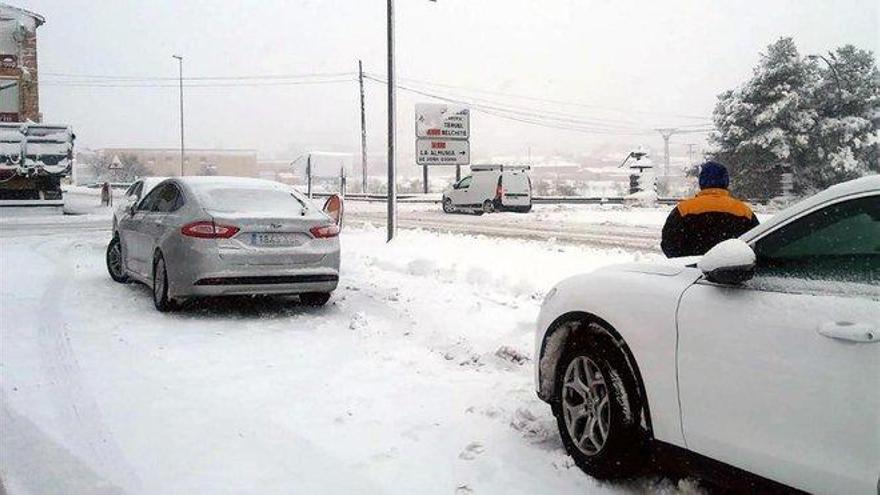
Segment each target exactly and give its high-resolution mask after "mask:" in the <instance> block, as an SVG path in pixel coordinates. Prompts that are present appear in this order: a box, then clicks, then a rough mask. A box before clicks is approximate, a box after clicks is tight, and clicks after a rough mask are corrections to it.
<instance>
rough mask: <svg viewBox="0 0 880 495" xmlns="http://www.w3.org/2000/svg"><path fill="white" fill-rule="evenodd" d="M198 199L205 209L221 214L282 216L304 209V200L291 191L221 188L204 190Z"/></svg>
mask: <svg viewBox="0 0 880 495" xmlns="http://www.w3.org/2000/svg"><path fill="white" fill-rule="evenodd" d="M199 197H200V199H201V200H202V201H203V204H204V206H205V207H206V208H209V209H210V210H211V211H217V212H222V213H235V212H243V211H246V212H248V213H251V214H260V213H264V214H269V215H284V214H287V213H290V212H296V213H300V212H302V211H303V210H304V208H305V202H304V200H303V199H301V198H298V197H297V195H296V193H295V192H294V191H293V190H292V189H290V190H282V189H265V188H263V189H257V188H246V187H238V188H234V189H233V188H229V187H223V188H214V189H206V190H204V191H203V192H201V193H200V195H199Z"/></svg>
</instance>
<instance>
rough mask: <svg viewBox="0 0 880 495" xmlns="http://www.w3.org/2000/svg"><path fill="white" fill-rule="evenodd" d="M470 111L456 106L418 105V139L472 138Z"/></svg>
mask: <svg viewBox="0 0 880 495" xmlns="http://www.w3.org/2000/svg"><path fill="white" fill-rule="evenodd" d="M470 131H471V119H470V110H469V109H467V108H465V107H461V106H455V105H438V104H433V103H419V104H416V137H417V138H419V139H464V140H467V139H469V138H470Z"/></svg>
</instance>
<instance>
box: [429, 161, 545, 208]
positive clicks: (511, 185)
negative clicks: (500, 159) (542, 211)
mask: <svg viewBox="0 0 880 495" xmlns="http://www.w3.org/2000/svg"><path fill="white" fill-rule="evenodd" d="M531 209H532V179H531V178H529V167H528V166H527V165H526V166H517V165H472V166H471V175H468V176H467V177H465V178H463V179H461V180H460V181H458V182H457V183H455V184H453V185H452V186H450V187H448V188H446V190H445V191H443V211H444V212H446V213H452V212H454V211H456V210H470V211H475V212H477V213H492V212H493V211H505V210H506V211H517V212H521V213H526V212H528V211H530V210H531Z"/></svg>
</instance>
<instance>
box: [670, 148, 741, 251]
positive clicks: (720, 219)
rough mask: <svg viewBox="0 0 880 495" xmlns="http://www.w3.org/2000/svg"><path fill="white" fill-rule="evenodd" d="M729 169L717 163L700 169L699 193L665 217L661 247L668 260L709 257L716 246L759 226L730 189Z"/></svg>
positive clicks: (681, 203) (707, 163) (682, 202)
mask: <svg viewBox="0 0 880 495" xmlns="http://www.w3.org/2000/svg"><path fill="white" fill-rule="evenodd" d="M729 184H730V176H729V175H728V173H727V168H725V167H724V165H722V164H720V163H717V162H712V161H709V162H706V163H704V164H703V165H702V166H701V167H700V192H699V193H697V195H696V196H694V197H693V198H689V199H685V200H683V201H681V202H679V203H678V206H676V207H675V209H674V210H672V212H671V213H670V214H669V217H667V218H666V224H665V225H664V226H663V239H662V241H661V242H660V247H661V248H662V249H663V254H665V255H666V256H667V257H669V258H677V257H679V256H696V255H703V254H706V251H708V250H710V249H712V247H714V246H715V245H716V244H718V243H719V242H721V241H725V240H727V239H732V238H734V237H739V236H741V235H743V234H744V233H746V232H748V231H749V230H751V229H752V228H753V227H755V226H757V225H758V218H757V217H756V216H755V214H754V213H752V209H751V208H749V206H748V205H747V204H745V203H744V202H742V201H740V200H738V199H736V198H734V197H732V196H731V195H730V192H729V191H728V190H727V187H728V186H729Z"/></svg>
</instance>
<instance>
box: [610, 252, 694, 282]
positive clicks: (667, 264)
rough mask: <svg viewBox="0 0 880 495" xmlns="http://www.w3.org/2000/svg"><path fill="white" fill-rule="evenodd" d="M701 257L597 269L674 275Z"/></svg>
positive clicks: (624, 264)
mask: <svg viewBox="0 0 880 495" xmlns="http://www.w3.org/2000/svg"><path fill="white" fill-rule="evenodd" d="M699 259H700V257H699V256H688V257H684V258H673V259H670V260H667V261H664V262H656V263H621V264H617V265H609V266H606V267H603V268H599V269H598V270H596V271H597V272H628V273H644V274H647V275H661V276H665V277H674V276H676V275H678V274H680V273H681V272H683V271H684V270H685V269H686V268H688V267H693V266H695V265H696V263H697V261H698V260H699Z"/></svg>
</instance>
